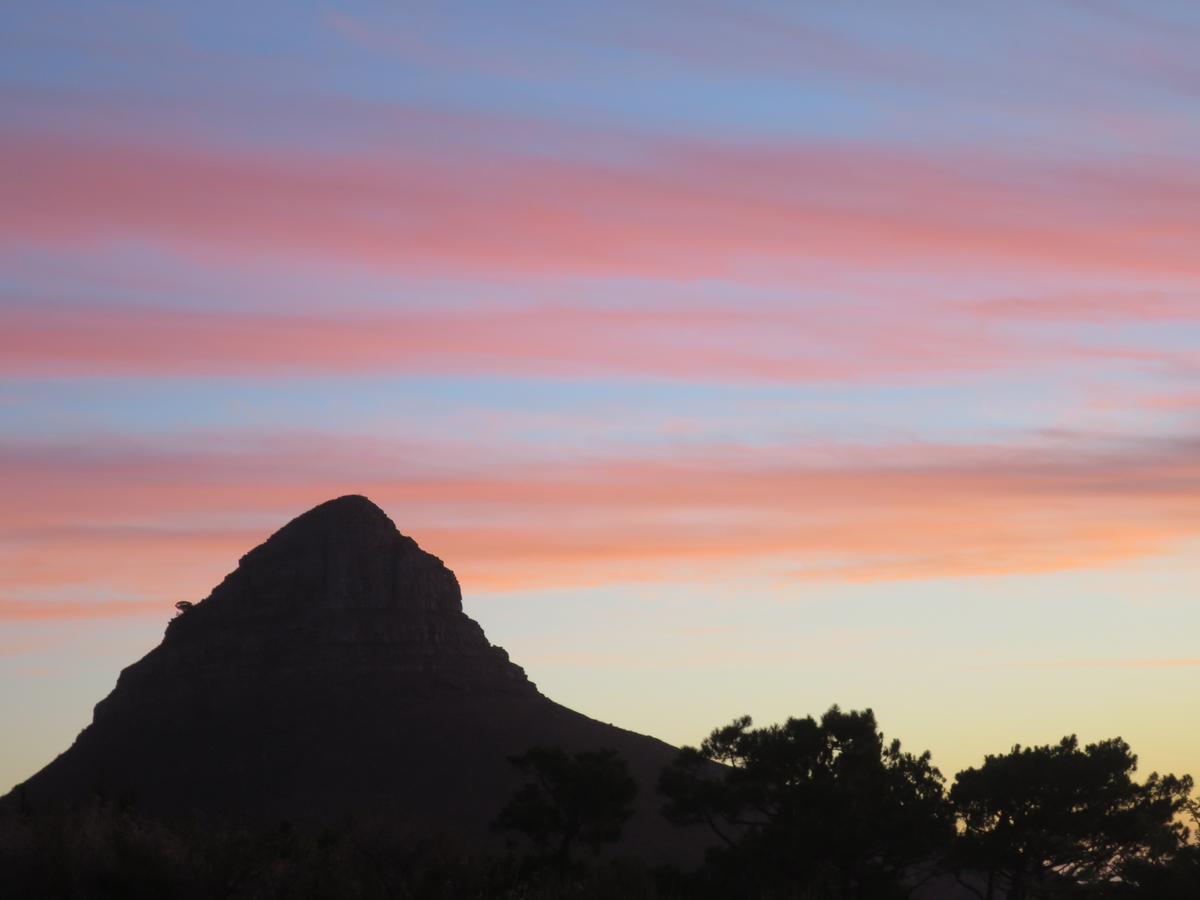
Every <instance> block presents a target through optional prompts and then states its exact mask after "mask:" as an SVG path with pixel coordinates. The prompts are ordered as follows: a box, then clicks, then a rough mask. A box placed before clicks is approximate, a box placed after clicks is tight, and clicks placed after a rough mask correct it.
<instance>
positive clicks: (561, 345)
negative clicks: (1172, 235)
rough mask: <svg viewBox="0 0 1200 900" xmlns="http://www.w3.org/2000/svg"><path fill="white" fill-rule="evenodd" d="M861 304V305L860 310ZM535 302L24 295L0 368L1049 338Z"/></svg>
mask: <svg viewBox="0 0 1200 900" xmlns="http://www.w3.org/2000/svg"><path fill="white" fill-rule="evenodd" d="M862 315H865V316H868V317H871V316H872V313H871V312H869V311H865V312H864V313H862ZM873 317H874V325H875V327H871V328H863V327H861V321H858V322H856V321H855V319H854V316H853V315H852V314H850V313H849V311H847V314H846V315H845V316H842V315H837V316H827V315H823V314H819V313H817V312H815V311H805V310H803V309H792V310H781V309H775V310H763V309H761V308H737V307H735V306H728V307H716V306H710V307H692V308H675V309H669V308H659V309H653V308H650V309H603V308H595V307H570V306H564V305H540V306H527V307H517V308H507V309H505V308H483V309H475V310H471V311H437V310H410V311H406V312H393V313H369V312H357V313H356V312H353V311H347V312H345V313H341V314H337V315H334V314H323V315H318V314H273V313H230V312H203V311H183V310H163V309H137V308H130V307H83V306H73V307H72V306H61V305H60V306H54V305H45V304H43V305H38V306H34V305H26V306H16V307H10V308H8V309H6V310H3V311H0V324H2V325H3V328H2V329H0V374H3V375H10V376H22V375H34V376H37V375H54V376H57V375H102V374H119V375H131V374H155V375H212V374H217V375H264V374H268V375H269V374H293V375H296V374H300V375H302V374H311V373H325V374H329V373H334V374H337V373H342V374H355V373H438V374H459V375H461V374H481V373H493V372H501V373H508V374H549V375H559V376H562V375H567V376H572V375H574V376H581V375H582V376H586V375H597V374H605V375H611V374H617V375H648V376H655V377H666V378H678V379H687V380H693V381H695V380H701V381H703V380H709V379H711V380H720V381H726V380H736V381H848V380H858V379H863V378H869V377H872V376H879V375H921V374H928V373H931V372H948V371H954V372H958V371H967V372H969V371H984V370H988V369H994V368H998V367H1004V366H1010V365H1014V364H1028V363H1030V362H1033V361H1035V360H1037V359H1039V358H1042V359H1054V360H1057V359H1059V358H1061V356H1062V355H1063V354H1064V352H1066V353H1069V352H1070V350H1069V349H1068V350H1065V351H1064V349H1063V348H1061V347H1058V346H1053V347H1052V346H1050V345H1045V346H1043V345H1039V344H1038V343H1037V342H1031V341H1025V342H1021V343H1018V342H1016V341H1014V340H1010V339H1007V338H1006V337H1005V336H1004V335H1001V334H997V333H995V332H989V331H986V330H981V329H972V328H970V327H966V326H964V325H962V324H961V323H953V322H943V321H937V320H920V321H917V320H913V319H912V318H909V317H900V316H897V315H896V314H894V313H889V312H887V311H886V310H884V311H876V312H875V313H874V314H873Z"/></svg>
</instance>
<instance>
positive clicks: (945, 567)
mask: <svg viewBox="0 0 1200 900" xmlns="http://www.w3.org/2000/svg"><path fill="white" fill-rule="evenodd" d="M195 443H197V444H198V445H202V444H203V441H202V439H199V438H197V440H196V441H195ZM385 444H386V442H380V444H379V446H375V447H371V446H368V447H366V448H364V447H362V446H360V445H359V444H358V443H357V442H356V441H350V440H347V441H345V442H343V443H342V444H340V445H339V444H338V443H337V442H333V441H326V442H324V443H321V444H317V445H313V446H311V447H309V446H306V445H305V444H304V442H303V441H302V440H301V441H299V442H298V443H297V445H296V446H295V447H293V448H292V450H291V451H290V452H286V453H283V452H280V449H279V447H278V446H277V445H275V446H274V449H268V446H270V445H264V446H263V447H262V448H259V449H257V450H256V449H255V448H254V446H253V445H252V444H247V445H245V446H243V447H242V449H241V450H240V451H238V452H230V453H213V454H209V455H205V454H204V453H202V452H192V453H172V452H171V451H170V450H169V449H159V450H158V451H155V450H154V449H153V448H147V449H145V450H143V451H142V452H140V453H137V454H130V456H129V458H127V459H122V458H121V457H120V455H119V454H115V455H106V454H105V453H104V452H103V451H102V450H88V449H85V450H80V451H76V452H74V453H72V454H69V455H59V456H57V457H55V456H54V455H53V454H46V453H19V452H16V453H14V452H8V453H6V454H5V455H4V456H3V458H0V473H2V481H3V484H4V488H5V491H6V496H8V497H9V498H10V502H9V503H8V504H6V506H5V508H4V510H0V533H3V534H4V535H5V536H6V546H7V548H8V549H7V550H6V553H5V558H4V559H3V560H0V562H2V563H3V565H2V567H0V569H2V571H3V572H4V575H3V577H2V578H0V589H2V590H5V591H8V592H10V593H11V592H13V591H14V590H16V589H18V588H20V589H22V590H31V589H38V588H45V587H51V586H58V587H62V586H68V585H74V586H76V587H77V586H79V585H84V584H96V585H104V586H105V588H106V591H107V592H108V593H110V594H111V593H113V592H116V593H136V595H137V596H165V597H167V598H168V599H171V600H175V599H197V595H198V594H199V593H200V592H201V591H203V590H205V589H207V588H208V587H211V585H212V584H214V583H215V582H216V581H217V580H219V578H220V576H221V575H222V574H224V572H225V571H226V569H227V568H228V567H230V566H231V565H232V563H233V560H234V559H235V558H236V556H237V555H238V554H239V553H241V552H243V551H244V550H245V549H247V548H248V547H249V546H251V545H252V544H254V543H255V542H257V541H258V540H261V539H263V538H265V537H266V536H267V534H268V533H269V531H270V530H271V529H272V528H273V527H277V526H278V525H279V524H280V523H282V522H283V521H284V520H286V518H288V517H289V516H291V515H294V514H296V513H298V512H300V511H301V510H303V509H305V508H307V507H308V506H311V505H314V504H315V503H317V502H319V501H321V500H323V499H327V498H328V497H331V496H336V495H338V494H342V493H348V492H351V491H358V492H363V493H366V494H368V495H369V496H371V497H373V498H374V499H376V500H377V502H379V503H381V505H383V507H384V508H385V509H387V510H388V511H389V512H391V513H392V514H393V516H394V518H395V519H396V521H397V523H398V524H399V526H400V527H401V528H402V529H403V530H405V531H406V532H408V533H411V534H412V535H413V536H414V537H416V538H417V540H418V541H419V542H421V543H422V545H423V546H425V547H426V548H427V549H429V550H430V551H431V552H434V553H436V554H438V555H439V556H441V557H443V558H444V559H446V560H447V562H448V563H449V564H450V565H451V566H452V567H453V568H454V569H455V570H456V571H457V572H458V573H459V575H460V577H461V578H462V580H463V583H464V585H465V586H466V589H467V590H468V591H479V590H486V589H517V588H519V589H529V588H533V587H539V586H550V585H557V586H581V585H597V584H610V583H616V582H623V581H634V580H644V581H654V580H664V579H665V580H685V581H686V580H689V579H697V578H701V579H703V578H708V577H713V576H721V575H723V574H726V575H727V574H730V573H736V572H747V571H749V572H757V573H758V574H765V575H768V576H771V577H776V578H800V579H813V578H816V579H836V580H843V581H847V580H854V581H862V580H893V579H909V578H941V577H960V576H977V575H1005V574H1014V573H1031V572H1053V571H1062V570H1067V569H1077V568H1093V567H1097V566H1105V565H1109V564H1112V563H1117V562H1122V561H1126V560H1132V559H1139V558H1146V557H1152V556H1155V555H1158V554H1163V553H1168V552H1171V551H1173V550H1175V549H1177V548H1178V547H1180V546H1182V545H1183V544H1184V543H1185V542H1187V541H1190V540H1194V539H1196V538H1197V537H1200V527H1198V526H1197V522H1196V519H1195V515H1194V510H1195V507H1196V504H1197V502H1200V492H1198V490H1197V489H1196V485H1198V484H1200V469H1198V468H1197V462H1196V460H1197V455H1196V453H1195V445H1194V442H1188V441H1178V442H1174V443H1161V444H1156V443H1148V444H1145V445H1143V446H1140V447H1133V448H1126V449H1124V450H1112V451H1101V450H1097V449H1095V448H1089V447H1088V446H1086V444H1080V443H1078V442H1075V443H1072V444H1070V445H1064V446H1060V447H1057V448H1055V449H1049V450H1048V449H1041V450H1038V449H1034V448H1031V447H1024V448H1022V447H1009V448H1005V447H990V448H989V447H983V448H977V449H976V450H974V451H966V450H964V449H962V448H955V447H937V446H926V447H881V448H874V449H869V450H868V449H860V450H857V451H854V450H851V449H848V448H842V449H841V450H838V449H837V448H828V450H827V452H826V453H825V454H824V457H825V459H824V460H822V459H821V457H820V456H819V455H817V454H814V453H813V452H812V451H811V450H810V451H808V452H800V451H795V450H788V449H787V448H774V449H764V450H749V449H744V450H738V449H736V448H721V447H713V448H710V449H709V450H707V451H699V450H697V451H693V452H692V453H690V454H681V455H679V456H677V457H676V458H673V459H667V458H647V459H640V460H639V459H624V460H620V459H609V460H602V459H601V460H592V461H586V460H580V461H575V462H569V461H559V462H554V461H543V462H534V461H526V462H519V461H517V460H514V459H511V458H509V459H508V461H504V457H503V455H496V454H494V453H491V452H489V453H487V454H485V456H486V459H484V458H479V454H480V453H483V451H482V450H480V449H478V448H477V449H476V451H475V453H476V459H475V461H474V463H471V461H470V454H469V453H458V454H457V455H455V454H454V453H450V454H445V453H444V452H443V451H442V450H439V449H437V448H434V447H430V448H428V449H427V450H426V451H425V452H424V453H423V454H422V453H419V452H417V451H416V450H414V448H412V447H407V448H398V449H397V450H396V452H395V453H394V454H393V455H391V456H390V457H389V454H388V452H387V450H386V446H385ZM490 449H491V448H489V451H490ZM443 456H444V458H445V459H447V460H449V459H454V460H455V461H454V462H453V463H451V464H449V465H448V466H443V467H442V468H441V469H440V470H439V468H437V467H435V466H433V465H431V464H430V461H431V460H433V459H437V458H439V457H443ZM189 522H190V523H193V525H192V526H191V530H185V531H183V532H180V531H178V530H177V529H179V528H181V527H184V526H186V525H187V523H189ZM201 522H203V523H205V524H204V525H203V526H201V525H199V524H195V523H201ZM80 523H85V525H81V524H80Z"/></svg>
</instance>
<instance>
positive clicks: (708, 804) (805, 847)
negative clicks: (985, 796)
mask: <svg viewBox="0 0 1200 900" xmlns="http://www.w3.org/2000/svg"><path fill="white" fill-rule="evenodd" d="M751 724H752V723H751V721H750V719H749V717H745V718H741V719H738V720H736V721H734V722H733V723H732V724H730V725H727V726H725V727H724V728H719V729H717V730H716V731H714V732H713V733H712V734H711V735H710V736H709V738H708V739H707V740H706V741H704V743H703V744H702V745H701V746H700V747H699V748H683V750H681V751H680V754H679V757H678V759H677V760H676V761H675V763H674V764H673V765H672V766H670V767H669V768H668V769H667V770H666V771H665V772H664V773H663V776H662V779H661V781H660V791H661V792H662V794H663V795H664V796H665V797H666V805H665V807H664V813H665V814H666V815H667V817H668V818H670V819H671V820H672V821H675V822H677V823H680V824H690V823H696V822H703V823H705V824H707V825H708V826H709V827H711V828H712V830H713V832H714V833H715V834H716V835H717V836H718V837H719V838H720V840H721V841H722V842H723V843H724V845H725V848H726V849H725V852H724V853H723V854H722V855H719V856H718V857H717V858H716V859H715V860H714V866H715V867H716V868H717V869H718V870H720V871H723V872H725V873H726V874H727V876H728V878H730V879H731V880H732V881H733V882H734V883H733V884H731V885H730V888H731V889H733V890H735V892H737V893H739V894H742V895H751V894H753V893H756V892H758V893H761V892H763V891H765V890H768V889H770V890H777V889H782V888H783V886H790V887H791V888H792V889H793V890H796V891H804V892H806V893H805V896H812V897H837V898H847V900H848V898H865V897H878V898H883V897H891V896H895V897H902V896H906V895H907V893H908V890H907V887H906V879H908V878H909V877H910V876H911V873H912V872H913V870H914V868H915V867H917V866H918V865H919V864H921V863H923V862H925V861H927V860H928V859H929V858H930V857H931V856H932V855H933V854H935V853H936V852H937V851H938V850H940V849H941V848H942V847H944V846H945V845H946V843H947V842H948V840H949V838H950V836H951V834H952V832H953V823H952V819H951V816H950V810H949V807H948V805H947V804H946V801H945V797H944V794H943V789H942V776H941V774H940V773H939V772H938V770H937V769H935V768H934V767H933V765H932V764H931V762H930V758H929V754H928V753H925V754H922V755H920V756H914V755H913V754H911V753H905V752H903V751H902V750H901V748H900V743H899V742H898V741H892V742H890V743H889V742H887V741H885V740H884V737H883V735H882V734H881V733H880V732H879V730H878V728H877V727H876V724H875V716H874V714H873V713H872V712H871V711H870V710H865V711H863V712H842V711H841V710H840V709H838V708H837V707H836V706H835V707H833V708H832V709H830V710H829V711H828V712H827V713H825V715H824V716H822V717H821V720H820V722H817V721H815V720H814V719H812V718H811V717H808V718H804V719H789V720H788V721H787V722H786V723H784V724H783V725H774V726H769V727H766V728H757V729H755V728H752V727H751Z"/></svg>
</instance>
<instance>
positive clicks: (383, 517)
mask: <svg viewBox="0 0 1200 900" xmlns="http://www.w3.org/2000/svg"><path fill="white" fill-rule="evenodd" d="M398 536H400V533H399V531H398V530H397V529H396V525H395V523H394V522H392V520H391V519H390V518H388V515H387V513H385V512H384V511H383V510H382V509H380V508H379V507H378V506H376V505H375V504H374V503H372V502H371V501H370V500H369V499H367V498H366V497H364V496H362V495H361V494H347V495H345V496H344V497H336V498H334V499H333V500H326V501H325V502H324V503H321V504H318V505H317V506H314V507H313V508H312V509H310V510H308V511H307V512H304V513H301V514H300V515H299V516H297V517H296V518H294V519H292V521H290V522H288V523H287V524H286V525H284V526H283V527H282V528H280V529H279V530H278V531H276V532H275V533H274V534H273V535H271V537H270V538H268V539H267V541H266V542H265V543H263V544H261V545H259V546H258V547H256V548H254V550H252V551H250V553H248V554H246V557H244V558H243V561H245V559H248V558H250V557H252V556H254V555H255V554H258V553H260V551H267V552H270V551H278V550H286V549H300V548H305V547H311V546H312V545H314V544H330V543H334V544H349V543H355V542H357V543H362V544H365V545H367V546H374V545H378V544H379V543H386V542H389V541H393V540H395V539H396V537H398ZM413 546H414V547H415V542H413Z"/></svg>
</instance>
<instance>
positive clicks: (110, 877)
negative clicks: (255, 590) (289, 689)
mask: <svg viewBox="0 0 1200 900" xmlns="http://www.w3.org/2000/svg"><path fill="white" fill-rule="evenodd" d="M512 763H513V765H514V766H515V767H516V769H517V770H518V771H519V772H520V773H521V775H522V776H523V786H522V787H521V788H520V789H519V790H518V791H517V792H516V793H515V794H514V796H513V797H512V798H511V799H510V800H509V802H508V803H507V804H506V805H505V806H504V807H503V808H502V809H501V810H499V811H498V814H497V817H496V820H495V823H494V825H493V827H494V829H495V830H496V831H497V832H498V833H501V834H504V835H508V836H509V837H510V847H511V849H510V850H509V852H507V853H503V854H501V853H493V854H491V855H480V854H479V853H478V852H476V851H468V850H467V849H465V848H463V847H460V846H456V845H454V844H451V843H446V842H442V841H431V840H415V839H412V838H411V837H407V838H406V837H401V836H397V835H395V834H389V833H388V832H386V831H384V830H379V829H370V828H364V827H358V828H353V829H348V828H347V829H340V830H326V831H322V832H319V833H311V832H307V831H304V832H302V831H298V830H295V829H292V828H290V827H288V826H281V827H278V828H274V829H269V830H265V831H263V830H258V831H255V830H250V829H239V828H229V827H223V828H213V827H211V826H203V825H201V824H198V823H196V824H191V825H186V824H179V823H174V824H167V823H163V822H157V821H154V820H151V819H147V818H145V817H142V816H139V815H138V814H137V813H136V811H135V810H133V809H130V808H128V807H125V806H123V805H122V804H120V803H114V802H107V801H104V800H100V799H98V800H97V801H96V802H94V803H92V804H91V805H90V806H88V807H86V808H84V809H81V810H78V811H77V812H76V813H75V814H74V815H71V816H63V815H54V816H47V815H39V814H38V813H37V811H36V810H32V809H28V808H26V809H23V810H21V811H20V813H19V814H17V815H14V816H10V817H9V818H8V819H6V820H4V821H3V822H0V896H3V897H14V898H26V897H27V898H42V897H47V898H49V897H62V898H81V900H83V898H87V900H90V898H108V897H112V898H118V897H120V898H140V897H145V898H151V897H153V898H193V897H195V898H222V897H223V898H284V897H287V898H341V897H347V898H364V900H365V898H389V900H390V898H421V900H425V898H428V900H440V898H512V900H518V898H524V900H540V898H547V900H549V898H564V900H567V898H579V900H584V898H596V900H601V898H629V900H639V898H644V900H675V898H679V900H692V898H695V900H707V898H714V900H715V898H747V900H754V898H761V900H775V898H779V900H784V898H788V900H893V898H896V900H898V898H914V900H943V898H945V900H949V898H973V897H978V898H980V900H1035V898H1039V900H1040V898H1044V900H1057V898H1062V900H1133V898H1148V900H1149V898H1153V900H1183V898H1187V900H1196V898H1198V897H1200V845H1198V844H1197V843H1196V840H1195V829H1196V826H1197V825H1198V824H1200V822H1198V821H1197V820H1198V816H1200V810H1198V808H1197V806H1196V804H1195V802H1194V801H1193V800H1192V797H1191V793H1192V787H1193V785H1192V780H1191V779H1190V778H1189V777H1187V776H1182V777H1175V776H1172V775H1157V774H1151V775H1149V776H1148V777H1147V778H1145V779H1144V780H1140V781H1139V780H1136V779H1135V777H1134V775H1135V770H1136V767H1137V758H1136V757H1135V756H1134V754H1133V753H1132V751H1131V749H1130V747H1129V746H1128V745H1127V744H1126V743H1125V742H1124V741H1122V740H1120V739H1112V740H1107V741H1101V742H1099V743H1096V744H1089V745H1086V746H1081V745H1080V744H1079V742H1078V741H1077V740H1076V739H1075V738H1074V737H1066V738H1063V739H1062V740H1061V741H1060V742H1058V743H1057V744H1051V745H1046V746H1037V747H1020V746H1017V747H1014V748H1012V749H1011V750H1010V751H1009V752H1007V753H1002V754H996V755H992V756H988V757H986V758H985V759H984V761H983V763H982V764H981V765H980V766H978V767H975V768H969V769H966V770H965V771H962V772H959V773H958V774H957V775H956V776H955V777H954V778H953V779H952V780H951V781H950V782H949V783H947V781H946V779H945V778H944V777H943V776H942V774H941V773H940V772H939V771H938V770H937V768H936V767H934V765H933V763H932V760H931V758H930V755H929V754H928V753H923V754H920V755H916V754H912V753H909V752H907V751H905V750H904V749H903V748H902V747H901V745H900V743H899V742H898V741H888V740H886V739H885V738H884V736H883V734H882V733H881V732H880V730H879V728H878V726H877V723H876V721H875V717H874V715H873V713H872V712H871V711H870V710H865V711H861V712H845V711H842V710H840V709H838V708H837V707H834V708H832V709H830V710H829V711H828V712H826V713H825V714H824V715H823V716H821V718H820V719H819V720H818V719H814V718H812V717H806V718H803V719H789V720H788V721H787V722H785V723H783V724H781V725H772V726H768V727H762V728H755V727H754V726H753V723H752V722H751V720H750V719H749V718H742V719H738V720H736V721H734V722H732V723H730V724H729V725H726V726H724V727H722V728H718V729H717V730H715V731H714V732H713V733H712V734H711V735H710V736H709V737H708V738H707V739H706V740H705V741H704V742H703V743H702V744H701V745H700V746H699V747H685V748H682V749H681V750H680V752H679V754H678V756H677V757H676V759H675V760H674V761H673V762H672V763H671V765H669V766H668V767H667V768H666V770H665V771H663V773H662V775H661V777H660V779H659V783H658V785H657V790H658V793H659V795H660V796H659V802H660V805H661V809H662V813H663V815H665V816H666V817H667V818H668V819H669V820H670V821H671V822H674V823H676V824H678V825H680V826H692V827H699V828H704V829H707V830H708V831H709V832H710V833H711V836H712V841H713V848H712V849H711V850H710V851H709V853H708V854H707V856H706V858H705V861H704V863H703V864H702V865H700V866H698V867H696V868H695V869H693V870H691V871H681V870H678V869H674V868H670V867H651V866H649V865H647V864H645V863H643V862H639V861H637V860H636V859H632V860H631V859H627V858H618V857H617V856H616V854H615V853H605V852H602V851H604V849H605V848H606V847H612V846H614V845H616V844H617V842H618V841H619V840H620V838H621V834H622V831H623V828H624V826H625V824H626V822H627V820H628V819H629V817H630V816H631V815H632V813H633V808H634V800H635V799H636V794H637V784H636V782H635V781H634V780H633V778H632V777H631V776H630V773H629V770H628V767H627V765H626V763H625V761H624V760H623V759H622V758H621V757H620V756H618V755H617V754H616V753H614V752H613V751H609V750H594V751H585V752H578V753H569V752H567V751H565V750H563V749H561V748H555V747H535V748H531V749H530V750H529V751H528V752H527V753H525V754H524V755H522V756H519V757H515V758H513V760H512ZM621 849H622V851H628V850H629V848H625V847H622V848H621Z"/></svg>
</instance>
